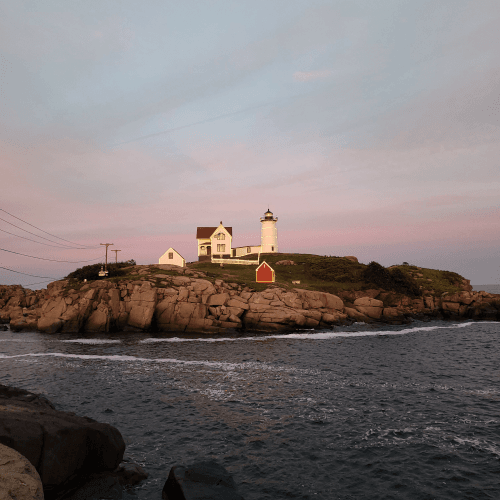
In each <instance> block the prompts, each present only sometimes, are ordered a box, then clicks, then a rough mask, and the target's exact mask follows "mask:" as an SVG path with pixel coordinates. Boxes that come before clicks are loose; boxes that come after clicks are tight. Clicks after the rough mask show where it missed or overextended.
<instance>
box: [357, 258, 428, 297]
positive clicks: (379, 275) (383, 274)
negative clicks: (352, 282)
mask: <svg viewBox="0 0 500 500" xmlns="http://www.w3.org/2000/svg"><path fill="white" fill-rule="evenodd" d="M363 278H364V280H365V282H367V283H373V284H374V285H375V288H383V289H384V290H387V291H391V292H396V293H401V294H403V295H408V296H409V297H420V296H421V295H422V290H421V289H420V287H419V285H418V284H417V282H416V281H415V280H414V279H413V278H412V277H411V276H410V275H409V274H407V273H404V272H403V271H401V269H400V268H398V267H395V268H393V269H386V268H385V267H383V266H381V265H380V264H379V263H378V262H370V263H369V264H368V265H367V266H366V267H365V269H364V270H363Z"/></svg>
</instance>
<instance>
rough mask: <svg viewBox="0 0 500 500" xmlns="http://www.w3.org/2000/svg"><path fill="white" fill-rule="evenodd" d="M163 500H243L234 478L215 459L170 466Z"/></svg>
mask: <svg viewBox="0 0 500 500" xmlns="http://www.w3.org/2000/svg"><path fill="white" fill-rule="evenodd" d="M162 499H163V500H201V499H203V500H243V497H242V496H241V495H239V494H238V491H237V489H236V485H235V483H234V479H233V478H232V476H231V475H230V474H229V473H228V472H227V470H226V469H225V468H224V467H223V466H222V465H220V464H219V463H217V462H216V461H215V460H208V461H203V462H196V463H194V464H191V465H188V466H183V465H177V466H174V467H172V469H171V470H170V473H169V475H168V479H167V481H166V482H165V485H164V487H163V491H162Z"/></svg>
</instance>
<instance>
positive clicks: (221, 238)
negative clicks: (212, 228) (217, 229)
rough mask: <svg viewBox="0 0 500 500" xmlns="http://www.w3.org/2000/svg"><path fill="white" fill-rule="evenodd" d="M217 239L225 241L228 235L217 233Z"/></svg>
mask: <svg viewBox="0 0 500 500" xmlns="http://www.w3.org/2000/svg"><path fill="white" fill-rule="evenodd" d="M215 239H216V240H225V239H226V235H225V234H224V233H217V234H216V235H215Z"/></svg>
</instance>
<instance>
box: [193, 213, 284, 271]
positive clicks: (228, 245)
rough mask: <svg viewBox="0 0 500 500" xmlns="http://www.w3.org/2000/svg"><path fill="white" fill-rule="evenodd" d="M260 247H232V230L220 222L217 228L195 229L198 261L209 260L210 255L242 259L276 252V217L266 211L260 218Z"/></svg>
mask: <svg viewBox="0 0 500 500" xmlns="http://www.w3.org/2000/svg"><path fill="white" fill-rule="evenodd" d="M260 222H261V229H260V245H246V246H243V247H234V248H233V246H232V241H233V228H232V227H225V226H224V225H223V224H222V221H221V222H220V224H219V225H218V226H217V227H198V228H196V240H197V241H198V260H199V261H203V260H211V258H212V255H213V256H214V257H218V258H230V257H242V256H243V255H250V254H258V253H277V252H278V229H277V228H276V222H278V217H274V216H273V213H272V212H271V211H270V210H269V209H268V210H267V212H266V213H265V214H264V217H261V218H260Z"/></svg>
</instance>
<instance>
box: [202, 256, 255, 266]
mask: <svg viewBox="0 0 500 500" xmlns="http://www.w3.org/2000/svg"><path fill="white" fill-rule="evenodd" d="M210 261H211V262H212V264H239V265H242V266H258V265H259V263H260V253H259V255H258V256H257V260H245V259H220V258H217V257H215V258H214V256H213V255H212V257H211V259H210Z"/></svg>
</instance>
